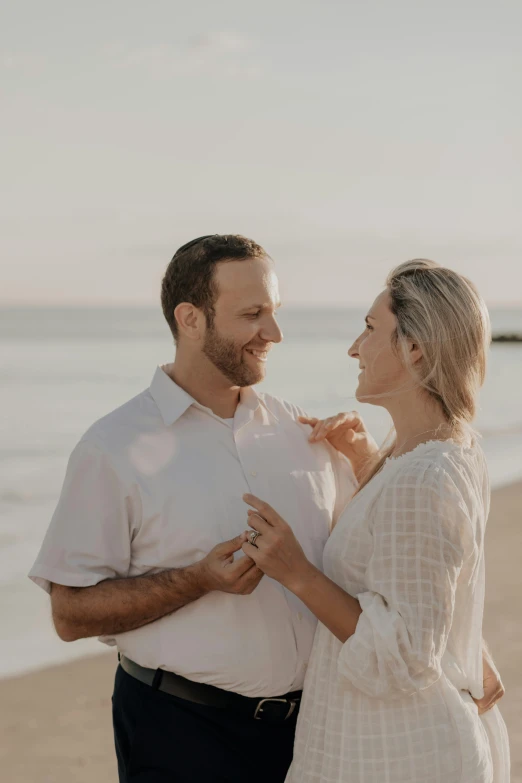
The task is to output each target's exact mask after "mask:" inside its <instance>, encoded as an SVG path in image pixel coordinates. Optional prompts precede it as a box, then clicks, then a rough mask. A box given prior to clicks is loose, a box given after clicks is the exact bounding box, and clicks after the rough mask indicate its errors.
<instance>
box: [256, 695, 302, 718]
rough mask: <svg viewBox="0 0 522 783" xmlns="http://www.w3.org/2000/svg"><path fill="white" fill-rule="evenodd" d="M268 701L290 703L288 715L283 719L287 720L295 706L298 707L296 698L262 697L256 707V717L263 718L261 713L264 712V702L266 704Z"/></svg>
mask: <svg viewBox="0 0 522 783" xmlns="http://www.w3.org/2000/svg"><path fill="white" fill-rule="evenodd" d="M267 701H278V702H280V703H281V704H288V712H287V713H286V715H285V717H284V718H283V720H287V718H289V717H290V715H291V714H292V713H293V711H294V710H295V707H296V704H297V701H295V700H294V699H261V701H260V702H259V704H258V705H257V707H256V711H255V712H254V718H255V719H256V720H262V718H260V717H259V713H260V712H263V704H265V702H267Z"/></svg>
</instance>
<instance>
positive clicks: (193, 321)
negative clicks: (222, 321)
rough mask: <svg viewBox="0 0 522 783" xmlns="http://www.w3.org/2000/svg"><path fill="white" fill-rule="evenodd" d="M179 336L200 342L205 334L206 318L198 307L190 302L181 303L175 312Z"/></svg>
mask: <svg viewBox="0 0 522 783" xmlns="http://www.w3.org/2000/svg"><path fill="white" fill-rule="evenodd" d="M174 318H175V319H176V323H177V324H178V330H179V334H180V335H181V334H182V335H184V337H188V339H189V340H199V339H200V338H201V336H202V335H203V333H204V329H203V327H204V324H205V316H204V315H203V313H202V312H201V310H200V309H199V308H198V307H195V306H194V305H193V304H190V303H189V302H181V304H179V305H178V306H177V307H176V309H175V310H174Z"/></svg>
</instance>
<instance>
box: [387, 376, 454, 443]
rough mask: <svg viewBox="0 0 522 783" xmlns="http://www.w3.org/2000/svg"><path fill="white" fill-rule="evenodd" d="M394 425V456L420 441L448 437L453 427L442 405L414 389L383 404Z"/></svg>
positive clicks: (450, 435) (451, 433) (445, 438)
mask: <svg viewBox="0 0 522 783" xmlns="http://www.w3.org/2000/svg"><path fill="white" fill-rule="evenodd" d="M386 408H387V410H388V413H389V414H390V416H391V417H392V420H393V425H394V428H395V433H396V438H395V446H394V449H393V451H392V455H393V456H394V457H398V456H400V455H401V454H405V453H406V452H408V451H411V450H412V449H414V448H415V447H416V446H418V445H419V444H420V443H425V442H426V441H428V440H448V438H451V437H452V435H453V429H452V427H451V426H450V425H449V424H448V421H447V419H446V417H445V416H444V413H443V412H442V408H441V406H440V405H439V404H438V403H437V402H436V401H435V400H430V399H429V398H427V397H426V394H425V393H419V392H418V391H415V392H414V393H412V394H411V395H410V394H408V395H404V396H402V395H401V397H397V398H396V399H393V400H390V401H389V404H387V405H386Z"/></svg>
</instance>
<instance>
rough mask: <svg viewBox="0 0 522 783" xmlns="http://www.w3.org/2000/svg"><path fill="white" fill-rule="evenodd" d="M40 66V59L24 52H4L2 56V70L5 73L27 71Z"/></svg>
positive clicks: (0, 56) (0, 60) (0, 66)
mask: <svg viewBox="0 0 522 783" xmlns="http://www.w3.org/2000/svg"><path fill="white" fill-rule="evenodd" d="M38 65H39V61H38V58H37V57H36V56H35V55H32V54H26V53H22V52H4V54H0V69H1V70H5V71H13V72H14V71H26V70H30V69H34V68H36V67H37V66H38Z"/></svg>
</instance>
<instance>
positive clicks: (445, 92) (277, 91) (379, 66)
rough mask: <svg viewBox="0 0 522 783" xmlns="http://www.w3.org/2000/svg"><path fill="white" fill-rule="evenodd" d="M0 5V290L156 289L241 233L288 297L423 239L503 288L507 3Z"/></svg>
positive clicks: (339, 287) (335, 287)
mask: <svg viewBox="0 0 522 783" xmlns="http://www.w3.org/2000/svg"><path fill="white" fill-rule="evenodd" d="M9 6H10V7H7V8H6V7H5V5H4V10H3V11H2V15H1V18H0V77H1V83H2V86H1V92H0V100H1V104H2V105H1V137H2V144H1V149H2V158H3V160H2V167H1V170H2V173H1V180H0V181H1V183H2V187H1V191H2V193H1V201H0V221H1V232H0V237H1V239H0V242H1V259H2V260H1V263H2V266H1V270H0V301H1V302H3V303H6V302H11V303H31V304H51V303H63V304H74V303H114V304H125V303H129V304H130V303H142V304H149V303H154V302H157V300H158V291H159V283H160V279H161V275H162V273H163V270H164V268H165V266H166V264H167V263H168V261H169V260H170V258H171V256H172V254H173V252H174V251H175V249H176V248H177V247H178V246H179V245H181V244H183V243H185V242H187V241H188V240H190V239H192V238H193V237H196V236H198V235H200V234H209V233H213V232H219V233H226V232H234V233H236V232H237V233H243V234H246V235H248V236H252V237H253V238H254V239H256V240H257V241H258V242H260V243H261V244H262V245H263V246H264V247H265V248H266V249H267V251H268V252H269V253H270V254H271V255H272V256H273V257H274V259H275V260H276V262H277V264H278V271H279V276H280V279H281V282H282V290H283V296H284V299H285V301H286V302H289V303H292V304H305V303H306V304H309V303H316V304H318V305H324V304H325V303H339V304H361V305H364V304H367V303H368V302H369V301H371V300H372V299H373V297H374V296H375V294H376V293H377V292H378V290H379V289H380V287H381V285H382V284H383V282H384V277H385V275H386V272H387V271H388V270H389V269H390V268H391V267H392V266H394V265H396V264H397V263H400V262H401V261H403V260H405V259H407V258H411V257H416V256H423V257H429V258H434V259H435V260H437V261H439V262H441V263H444V264H448V265H449V266H452V267H453V268H455V269H457V270H458V271H462V272H464V273H466V274H468V275H469V276H470V277H471V278H472V279H473V280H474V281H475V282H476V283H477V285H478V286H479V288H480V289H481V290H482V292H483V293H484V294H485V296H486V298H487V299H488V301H489V302H490V303H491V304H496V303H506V304H507V303H517V302H518V303H522V219H521V216H522V98H521V95H522V89H521V84H522V45H521V30H522V3H521V2H520V0H495V1H493V0H437V2H435V0H365V2H363V0H357V2H356V1H355V0H315V1H314V2H310V1H309V0H263V2H256V3H253V2H248V1H247V2H245V0H219V2H216V0H202V1H200V2H198V0H189V1H188V2H179V1H178V2H176V0H149V1H148V2H147V3H145V2H138V1H137V0H103V2H102V0H90V1H89V2H88V3H85V2H82V3H80V2H74V1H73V2H71V1H70V0H68V1H67V2H65V1H58V0H46V2H41V0H16V2H11V3H10V4H9Z"/></svg>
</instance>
